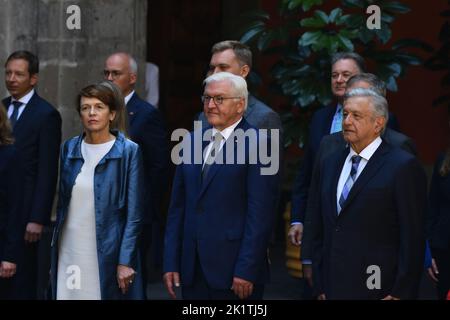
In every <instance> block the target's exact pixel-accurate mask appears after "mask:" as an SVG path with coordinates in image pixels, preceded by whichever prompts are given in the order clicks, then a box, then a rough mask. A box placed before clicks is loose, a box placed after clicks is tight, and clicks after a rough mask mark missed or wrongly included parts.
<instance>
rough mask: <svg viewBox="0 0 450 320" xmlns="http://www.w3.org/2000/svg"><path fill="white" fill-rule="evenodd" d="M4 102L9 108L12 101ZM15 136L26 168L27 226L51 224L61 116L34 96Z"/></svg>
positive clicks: (23, 192)
mask: <svg viewBox="0 0 450 320" xmlns="http://www.w3.org/2000/svg"><path fill="white" fill-rule="evenodd" d="M2 102H3V104H4V106H5V108H8V107H9V105H10V103H11V98H10V97H9V98H6V99H4V100H3V101H2ZM13 133H14V138H15V146H16V148H17V150H18V152H19V156H20V158H21V159H22V162H23V168H24V179H25V180H24V181H25V182H24V185H23V187H22V190H21V192H20V193H21V194H20V196H21V198H22V201H23V203H24V210H25V215H26V217H27V218H26V219H27V221H26V222H36V223H39V224H48V223H49V222H50V216H51V211H52V205H53V198H54V195H55V189H56V181H57V178H58V158H59V147H60V144H61V116H60V115H59V112H58V111H57V110H56V109H55V108H54V107H53V106H52V105H50V104H49V103H48V102H47V101H45V100H44V99H42V98H41V97H40V96H39V95H38V94H37V93H35V94H34V95H33V96H32V97H31V100H30V101H29V102H28V104H27V106H26V107H25V110H24V111H23V113H22V115H21V116H20V118H19V120H18V121H17V122H16V125H15V127H14V132H13Z"/></svg>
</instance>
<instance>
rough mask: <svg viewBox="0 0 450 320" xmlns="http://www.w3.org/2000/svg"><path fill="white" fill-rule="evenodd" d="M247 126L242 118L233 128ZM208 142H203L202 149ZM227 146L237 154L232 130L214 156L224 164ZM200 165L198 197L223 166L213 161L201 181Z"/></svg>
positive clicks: (245, 127) (243, 128) (244, 128)
mask: <svg viewBox="0 0 450 320" xmlns="http://www.w3.org/2000/svg"><path fill="white" fill-rule="evenodd" d="M247 128H248V124H247V122H246V121H245V119H242V120H241V122H240V123H239V125H238V126H237V127H236V128H235V130H236V129H242V130H246V129H247ZM208 144H209V141H206V145H205V144H204V148H203V151H204V150H205V148H206V146H208ZM227 148H234V155H236V154H237V141H236V139H235V136H234V132H233V133H232V134H231V135H230V137H229V138H228V139H227V141H225V143H224V145H223V147H222V149H221V150H220V152H219V153H218V154H217V157H216V158H218V159H222V160H223V163H224V164H225V162H226V158H227ZM202 167H203V164H202V166H200V184H201V189H200V193H199V198H200V197H201V196H202V195H203V194H204V192H205V191H206V189H207V187H208V185H209V184H210V183H211V181H212V180H213V178H214V176H215V175H216V174H217V172H218V171H219V170H220V169H221V168H222V167H223V164H217V163H213V164H212V165H211V168H210V169H209V171H208V175H207V176H206V177H205V178H204V180H203V182H202V179H201V169H202Z"/></svg>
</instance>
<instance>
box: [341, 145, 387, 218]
mask: <svg viewBox="0 0 450 320" xmlns="http://www.w3.org/2000/svg"><path fill="white" fill-rule="evenodd" d="M388 151H389V147H388V145H387V144H386V143H385V142H384V141H383V142H382V144H381V145H380V147H379V148H378V149H377V151H375V153H374V154H373V155H372V157H371V158H370V160H369V162H367V165H366V166H365V168H364V170H363V171H362V172H361V174H360V176H359V177H358V179H356V182H355V184H354V185H353V187H352V189H351V190H350V193H349V194H348V197H347V200H346V201H345V202H344V205H343V206H342V209H341V213H340V214H339V216H341V215H342V214H345V208H347V207H348V206H349V205H350V204H351V203H352V201H353V199H355V197H356V196H357V195H358V193H360V192H361V190H362V189H363V188H364V186H365V185H366V184H367V183H368V182H369V181H370V180H371V179H372V178H373V176H374V175H375V174H376V173H377V172H378V170H380V168H381V167H382V166H383V165H384V155H385V154H386V153H387V152H388Z"/></svg>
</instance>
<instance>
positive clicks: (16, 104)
mask: <svg viewBox="0 0 450 320" xmlns="http://www.w3.org/2000/svg"><path fill="white" fill-rule="evenodd" d="M12 104H13V106H14V109H19V108H20V106H21V105H23V103H22V102H20V101H13V103H12Z"/></svg>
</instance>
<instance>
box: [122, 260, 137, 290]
mask: <svg viewBox="0 0 450 320" xmlns="http://www.w3.org/2000/svg"><path fill="white" fill-rule="evenodd" d="M135 274H136V272H135V271H134V270H133V268H130V267H128V266H124V265H121V264H119V265H118V266H117V283H118V284H119V288H120V289H121V290H122V293H123V294H125V293H127V292H128V289H129V287H130V286H131V284H132V283H133V280H134V275H135Z"/></svg>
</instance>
